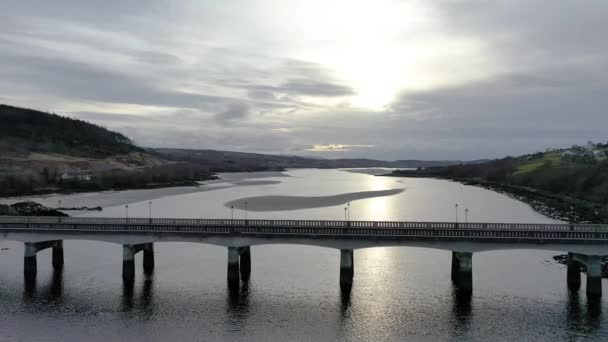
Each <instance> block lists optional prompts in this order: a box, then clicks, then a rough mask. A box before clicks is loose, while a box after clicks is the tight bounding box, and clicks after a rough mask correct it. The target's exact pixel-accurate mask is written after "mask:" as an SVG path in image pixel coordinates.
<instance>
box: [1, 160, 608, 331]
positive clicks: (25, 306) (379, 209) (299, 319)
mask: <svg viewBox="0 0 608 342" xmlns="http://www.w3.org/2000/svg"><path fill="white" fill-rule="evenodd" d="M287 175H288V176H289V177H284V176H281V177H272V176H275V175H273V174H263V175H259V176H258V175H255V174H254V175H248V177H250V178H251V179H244V177H243V175H237V174H231V175H225V177H226V179H224V180H222V181H219V182H215V183H213V184H211V185H209V186H207V187H206V188H205V189H207V188H208V187H211V188H212V189H213V190H208V191H202V192H190V193H186V194H178V195H175V192H170V193H171V194H172V195H171V196H169V197H161V198H154V199H152V215H153V216H154V217H194V218H199V217H226V218H229V217H231V216H232V215H234V216H235V218H241V217H244V216H245V215H247V216H248V217H249V218H293V219H299V218H302V219H313V218H314V219H343V218H344V209H343V208H344V203H339V204H337V205H336V204H335V203H336V195H343V194H351V195H347V196H337V198H346V199H351V200H352V199H353V198H355V200H352V202H351V210H350V218H351V219H353V220H359V219H361V220H424V221H426V220H429V221H453V220H454V219H455V216H456V211H455V206H454V204H455V203H458V204H459V208H460V212H459V219H460V220H463V219H464V208H469V221H487V222H503V221H504V222H553V221H552V220H550V219H548V218H545V217H543V216H541V215H539V214H537V213H535V212H534V211H532V210H531V209H530V208H529V207H528V206H527V205H526V204H524V203H521V202H518V201H515V200H513V199H511V198H509V197H507V196H504V195H501V194H497V193H493V192H491V191H487V190H485V189H481V188H476V187H471V186H464V185H461V184H458V183H453V182H448V181H442V180H433V179H406V178H387V177H374V176H370V175H366V174H359V173H352V172H345V171H338V170H293V171H289V172H287ZM262 176H264V177H262ZM269 176H271V177H269ZM256 177H260V178H259V179H257V178H256ZM391 189H402V190H403V191H402V192H398V191H392V192H387V193H390V194H391V195H388V196H381V197H372V198H364V199H359V200H356V198H359V197H357V196H356V195H352V194H353V193H357V192H362V191H374V192H376V191H379V190H391ZM201 190H202V189H201ZM379 193H380V194H381V193H383V192H379ZM146 194H149V195H150V196H153V197H157V196H160V195H159V194H160V192H158V191H156V192H150V193H146V192H133V191H132V192H129V191H127V192H121V193H112V194H109V195H108V194H106V195H105V196H106V197H105V199H104V201H105V202H104V203H108V198H110V199H112V200H113V203H117V204H118V203H120V205H115V206H111V205H110V206H109V207H105V208H104V211H102V212H101V213H86V215H88V216H93V215H95V216H124V215H125V214H126V213H125V208H124V206H123V204H124V203H129V215H130V216H144V217H147V216H148V215H149V208H150V207H149V204H148V200H150V199H151V198H145V196H146ZM275 196H296V197H297V198H296V199H295V200H294V201H291V200H290V198H282V199H281V200H282V201H288V202H290V201H291V202H290V203H291V204H290V205H288V206H282V207H288V208H291V209H293V208H294V205H295V206H296V208H295V209H293V210H281V211H269V206H273V205H276V197H275ZM353 196H354V197H353ZM307 197H316V198H315V199H314V202H315V203H311V201H307V200H306V198H307ZM324 197H327V198H324ZM363 197H365V196H363ZM96 198H101V196H95V195H87V196H82V195H74V196H62V197H56V196H51V197H47V198H43V199H38V200H40V201H42V202H44V203H46V204H54V203H56V201H57V200H58V199H61V200H62V205H63V206H76V205H78V206H82V205H95V204H96V202H95V201H96ZM129 199H137V201H138V202H132V201H130V200H129ZM241 199H247V201H248V203H252V204H251V207H252V208H253V209H255V210H252V209H249V210H248V211H247V213H246V214H245V211H244V210H238V209H235V210H234V211H232V210H231V209H230V206H228V207H227V206H226V203H228V202H230V201H233V202H232V203H236V204H237V205H236V207H237V208H238V207H239V205H238V203H239V202H244V200H241ZM319 201H320V202H323V203H325V204H326V205H329V206H327V207H321V208H310V207H312V206H318V202H319ZM232 205H234V204H232ZM0 247H1V250H0V270H1V272H0V341H3V340H6V341H14V340H22V341H36V340H39V341H45V340H56V341H82V340H89V341H108V340H118V341H123V340H124V341H166V340H169V339H172V340H174V341H180V340H198V341H214V340H219V341H227V340H237V341H264V340H280V341H286V340H291V341H295V340H298V341H299V340H302V341H334V340H344V341H371V340H375V341H395V340H414V341H522V340H534V341H605V340H607V339H608V328H607V327H608V321H607V319H606V313H605V312H603V310H602V309H604V310H605V307H606V303H605V302H606V300H603V301H602V302H599V303H598V302H587V300H586V297H585V295H584V277H583V287H582V289H583V290H581V291H580V292H579V293H575V294H571V293H569V292H568V291H567V289H566V270H565V268H564V267H563V266H561V265H558V264H555V263H554V262H552V261H551V257H552V256H553V255H554V254H556V253H554V252H551V251H536V250H513V251H494V252H483V253H477V254H475V255H474V257H473V264H474V266H473V269H474V271H473V281H474V290H473V295H472V296H471V297H467V296H462V295H460V294H458V293H456V292H455V291H454V289H453V288H452V285H451V282H450V261H451V259H450V253H449V252H446V251H441V250H433V249H422V248H405V247H399V248H370V249H363V250H357V251H355V278H354V285H353V288H352V290H351V292H350V293H342V292H341V291H340V288H339V286H338V269H339V252H338V251H337V250H332V249H327V248H320V247H309V246H296V245H265V246H254V247H252V250H251V252H252V273H251V278H250V279H249V281H248V282H243V283H242V284H241V289H240V291H239V292H238V293H235V292H231V291H229V290H228V286H227V283H226V262H227V260H226V259H227V252H226V249H225V248H221V247H217V246H210V245H204V244H194V243H158V244H155V249H156V269H155V272H154V274H153V275H152V276H149V277H146V276H144V275H143V274H142V273H141V256H138V259H137V261H138V263H137V271H138V274H137V279H136V282H135V284H134V285H133V286H132V287H129V286H127V287H125V286H123V283H122V280H121V277H120V273H121V263H122V249H121V246H119V245H115V244H110V243H100V242H91V241H66V242H65V243H64V249H65V258H66V259H65V268H64V270H63V271H62V272H61V273H54V272H53V271H52V269H51V265H50V251H49V250H47V251H43V252H41V253H39V256H38V277H37V280H36V283H35V284H24V281H23V277H22V272H23V270H22V267H23V266H22V263H23V246H22V244H21V243H17V242H12V241H0ZM607 290H608V289H606V283H604V291H605V293H608V292H606V291H607Z"/></svg>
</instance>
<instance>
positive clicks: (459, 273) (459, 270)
mask: <svg viewBox="0 0 608 342" xmlns="http://www.w3.org/2000/svg"><path fill="white" fill-rule="evenodd" d="M452 282H453V283H454V285H456V287H457V288H458V290H460V291H465V292H471V291H473V253H469V252H452Z"/></svg>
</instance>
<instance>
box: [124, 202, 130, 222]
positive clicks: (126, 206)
mask: <svg viewBox="0 0 608 342" xmlns="http://www.w3.org/2000/svg"><path fill="white" fill-rule="evenodd" d="M125 217H126V219H127V220H128V219H129V205H128V204H125Z"/></svg>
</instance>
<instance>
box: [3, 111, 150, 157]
mask: <svg viewBox="0 0 608 342" xmlns="http://www.w3.org/2000/svg"><path fill="white" fill-rule="evenodd" d="M134 151H141V149H140V148H138V147H137V146H135V145H133V143H132V142H131V140H129V138H127V137H125V136H124V135H122V134H120V133H117V132H112V131H110V130H107V129H105V128H103V127H100V126H97V125H94V124H91V123H88V122H85V121H81V120H75V119H71V118H67V117H63V116H59V115H55V114H49V113H44V112H39V111H36V110H31V109H24V108H17V107H11V106H7V105H0V152H9V153H10V152H16V153H25V152H43V153H57V154H63V155H71V156H81V157H107V156H111V155H116V154H125V153H129V152H134Z"/></svg>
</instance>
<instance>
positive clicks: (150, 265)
mask: <svg viewBox="0 0 608 342" xmlns="http://www.w3.org/2000/svg"><path fill="white" fill-rule="evenodd" d="M143 251H144V273H145V274H152V273H153V272H154V244H153V243H146V244H144V246H143Z"/></svg>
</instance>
